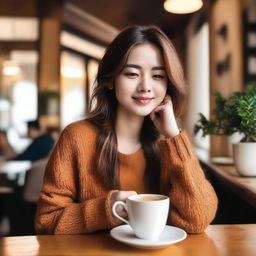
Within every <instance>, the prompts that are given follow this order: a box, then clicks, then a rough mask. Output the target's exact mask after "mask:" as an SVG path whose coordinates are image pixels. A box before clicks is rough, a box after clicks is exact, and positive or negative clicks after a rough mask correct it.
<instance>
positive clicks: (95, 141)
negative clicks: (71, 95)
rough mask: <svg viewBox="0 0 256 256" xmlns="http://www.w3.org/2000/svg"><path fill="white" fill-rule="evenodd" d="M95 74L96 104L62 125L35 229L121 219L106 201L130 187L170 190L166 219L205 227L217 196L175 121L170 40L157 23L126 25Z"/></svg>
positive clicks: (104, 225) (177, 90) (52, 230)
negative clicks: (79, 118) (85, 114)
mask: <svg viewBox="0 0 256 256" xmlns="http://www.w3.org/2000/svg"><path fill="white" fill-rule="evenodd" d="M96 81H97V84H96V87H95V90H94V94H93V98H92V102H94V108H93V109H91V111H90V113H89V116H88V118H87V119H86V120H82V121H78V122H76V123H73V124H71V125H69V126H68V127H66V128H65V129H64V131H63V132H62V135H61V137H60V139H59V141H58V143H57V145H56V147H55V149H54V151H53V153H52V155H51V158H50V160H49V162H48V164H47V167H46V172H45V178H44V185H43V188H42V192H41V195H40V199H39V202H38V211H37V217H36V230H37V233H38V234H80V233H87V232H93V231H97V230H102V229H109V228H112V227H114V226H117V225H120V224H122V223H121V222H120V221H119V220H117V219H116V218H115V217H114V216H113V215H112V211H111V207H112V205H113V203H114V202H115V201H116V200H125V199H126V198H127V197H128V196H130V195H132V194H134V193H160V194H165V195H168V196H169V197H170V201H171V207H170V212H169V220H168V224H170V225H174V226H178V227H181V228H183V229H184V230H186V231H187V232H190V233H198V232H202V231H203V230H204V229H205V228H206V227H207V225H208V224H209V223H210V222H211V221H212V219H213V218H214V216H215V212H216V208H217V198H216V195H215V192H214V190H213V188H212V186H211V185H210V183H209V182H208V181H207V180H206V178H205V176H204V173H203V171H202V170H201V168H200V165H199V162H198V159H197V158H196V156H195V154H194V152H193V149H192V146H191V144H190V141H189V139H188V137H187V135H186V132H185V131H180V130H179V127H178V124H177V121H176V120H177V118H178V117H179V116H180V115H181V113H182V106H183V103H184V97H185V93H186V89H185V81H184V76H183V71H182V68H181V65H180V62H179V60H178V57H177V54H176V51H175V49H174V46H173V45H172V43H171V42H170V41H169V39H168V38H167V37H166V35H165V34H164V33H163V32H162V31H161V30H160V29H158V28H157V27H154V26H149V27H139V26H134V27H130V28H127V29H125V30H123V31H122V32H121V33H120V34H119V35H118V36H117V37H116V38H115V39H114V41H113V42H112V43H111V44H110V45H109V47H108V49H107V51H106V53H105V55H104V57H103V58H102V60H101V62H100V65H99V70H98V74H97V79H96ZM118 211H119V213H120V214H123V215H124V214H125V213H124V212H123V209H118Z"/></svg>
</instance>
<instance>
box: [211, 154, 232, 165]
mask: <svg viewBox="0 0 256 256" xmlns="http://www.w3.org/2000/svg"><path fill="white" fill-rule="evenodd" d="M211 161H212V162H213V163H214V164H225V165H231V164H234V161H233V159H232V158H231V157H226V156H216V157H212V158H211Z"/></svg>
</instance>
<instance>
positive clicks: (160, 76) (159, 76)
mask: <svg viewBox="0 0 256 256" xmlns="http://www.w3.org/2000/svg"><path fill="white" fill-rule="evenodd" d="M153 77H154V78H157V79H163V78H165V76H164V75H160V74H155V75H153Z"/></svg>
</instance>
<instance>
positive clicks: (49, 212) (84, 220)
mask: <svg viewBox="0 0 256 256" xmlns="http://www.w3.org/2000/svg"><path fill="white" fill-rule="evenodd" d="M76 162H77V152H76V148H75V145H74V143H72V137H71V136H70V134H69V133H68V130H64V131H63V133H62V135H61V137H60V139H59V141H58V143H57V145H56V146H55V148H54V150H53V152H52V154H51V157H50V159H49V162H48V163H47V166H46V170H45V176H44V183H43V187H42V191H41V193H40V198H39V201H38V205H37V214H36V220H35V227H36V232H37V234H81V233H88V232H93V231H96V230H102V229H108V228H111V227H113V226H115V225H117V224H118V223H117V222H116V220H115V219H114V218H113V216H112V215H111V209H109V208H110V203H109V200H110V196H111V194H112V193H113V191H109V192H106V195H103V196H101V197H96V198H90V199H89V200H85V201H82V202H79V195H78V193H79V192H78V191H77V190H78V183H77V181H78V177H77V176H78V174H77V171H76V164H77V163H76ZM119 224H120V223H119Z"/></svg>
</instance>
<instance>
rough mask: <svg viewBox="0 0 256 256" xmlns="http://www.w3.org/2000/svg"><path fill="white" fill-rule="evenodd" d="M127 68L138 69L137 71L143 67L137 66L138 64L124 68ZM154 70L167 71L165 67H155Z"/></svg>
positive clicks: (127, 65)
mask: <svg viewBox="0 0 256 256" xmlns="http://www.w3.org/2000/svg"><path fill="white" fill-rule="evenodd" d="M124 67H125V68H129V67H130V68H137V69H141V66H139V65H136V64H126V65H125V66H124ZM152 70H164V71H165V67H164V66H156V67H153V68H152Z"/></svg>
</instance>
